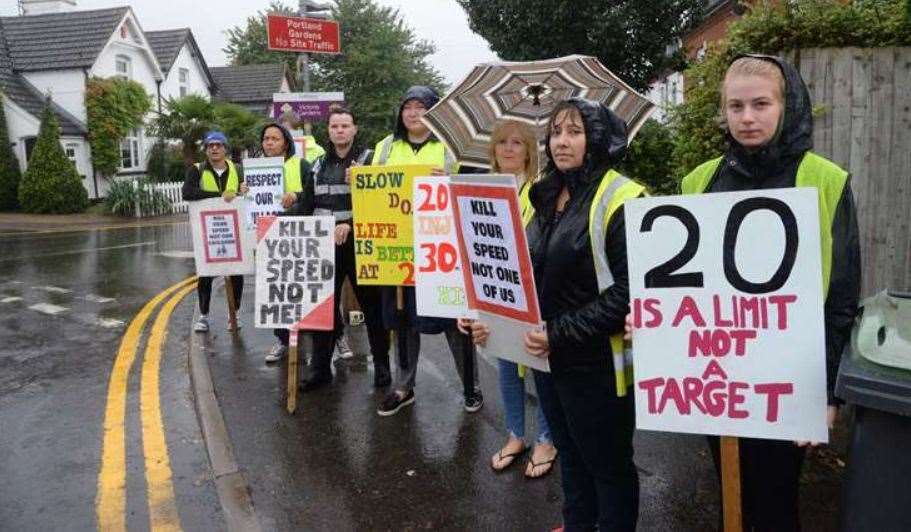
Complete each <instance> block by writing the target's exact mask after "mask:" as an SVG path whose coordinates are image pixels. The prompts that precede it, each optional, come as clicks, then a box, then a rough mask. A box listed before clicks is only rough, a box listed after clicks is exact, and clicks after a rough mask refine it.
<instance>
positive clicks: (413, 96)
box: [392, 85, 440, 141]
mask: <svg viewBox="0 0 911 532" xmlns="http://www.w3.org/2000/svg"><path fill="white" fill-rule="evenodd" d="M409 100H417V101H419V102H421V103H422V104H424V107H426V108H427V109H428V110H429V109H430V108H431V107H433V106H434V105H436V104H437V102H438V101H440V95H439V93H437V91H435V90H434V89H433V88H432V87H428V86H426V85H414V86H412V87H409V88H408V90H407V91H405V95H404V96H402V99H401V100H400V101H399V107H398V110H396V112H395V130H393V132H392V137H393V138H394V139H395V140H404V141H408V130H407V129H405V122H403V121H402V108H403V107H405V103H407V102H408V101H409ZM430 138H435V137H434V136H433V134H431V136H430Z"/></svg>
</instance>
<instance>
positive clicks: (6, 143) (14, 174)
mask: <svg viewBox="0 0 911 532" xmlns="http://www.w3.org/2000/svg"><path fill="white" fill-rule="evenodd" d="M21 177H22V174H21V173H20V172H19V160H18V159H17V158H16V154H15V152H13V147H12V145H11V144H10V139H9V131H8V130H7V128H6V113H5V112H4V111H3V98H2V97H0V211H12V210H15V208H16V207H17V206H18V205H19V201H18V194H19V180H20V178H21Z"/></svg>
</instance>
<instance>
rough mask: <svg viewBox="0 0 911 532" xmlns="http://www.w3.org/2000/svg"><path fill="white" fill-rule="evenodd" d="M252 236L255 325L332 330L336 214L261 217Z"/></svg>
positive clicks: (268, 327)
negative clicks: (254, 240) (254, 273)
mask: <svg viewBox="0 0 911 532" xmlns="http://www.w3.org/2000/svg"><path fill="white" fill-rule="evenodd" d="M256 235H257V245H256V269H257V272H258V274H257V276H256V297H255V306H254V309H255V310H254V323H255V326H256V327H260V328H267V329H291V328H297V329H300V330H323V331H331V330H332V328H333V326H334V321H335V306H334V305H335V218H334V217H332V216H283V217H274V216H264V217H261V218H260V219H259V221H258V223H257V227H256Z"/></svg>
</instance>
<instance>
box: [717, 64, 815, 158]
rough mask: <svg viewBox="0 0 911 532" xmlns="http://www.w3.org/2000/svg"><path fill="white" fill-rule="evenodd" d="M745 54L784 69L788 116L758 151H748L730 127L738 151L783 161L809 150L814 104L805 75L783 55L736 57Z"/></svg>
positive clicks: (782, 71) (811, 146)
mask: <svg viewBox="0 0 911 532" xmlns="http://www.w3.org/2000/svg"><path fill="white" fill-rule="evenodd" d="M741 57H754V58H756V59H762V60H763V61H768V62H770V63H774V64H775V65H776V66H777V67H778V68H779V69H780V70H781V73H782V75H783V76H784V85H785V93H784V104H785V105H784V116H783V117H782V119H781V121H780V125H779V126H778V131H777V132H776V133H775V136H774V137H773V138H772V140H771V141H770V142H769V143H768V144H766V145H765V146H763V147H762V148H760V149H759V150H758V151H756V152H753V153H751V154H748V155H747V154H746V150H745V149H744V148H743V147H742V146H741V145H740V143H738V142H737V141H736V140H734V137H732V136H731V133H730V131H726V132H725V136H726V137H727V140H728V143H729V145H730V146H731V148H732V149H734V151H735V152H737V153H738V155H745V156H746V157H747V158H750V159H754V160H757V162H758V161H765V164H766V165H768V164H770V163H771V164H780V163H781V162H784V161H785V160H792V159H794V158H795V157H801V156H803V154H804V153H805V152H807V151H809V150H810V149H812V148H813V106H812V103H811V102H810V92H809V91H808V90H807V86H806V84H805V83H804V81H803V78H801V77H800V72H798V71H797V69H796V68H794V66H793V65H791V64H790V63H788V62H787V61H785V60H784V59H781V58H780V57H775V56H771V55H760V54H743V55H739V56H737V57H736V58H735V59H734V61H736V60H737V59H740V58H741ZM732 62H733V61H732Z"/></svg>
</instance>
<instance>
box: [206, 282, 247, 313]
mask: <svg viewBox="0 0 911 532" xmlns="http://www.w3.org/2000/svg"><path fill="white" fill-rule="evenodd" d="M230 279H231V286H232V287H233V288H234V306H235V310H237V309H240V298H241V296H243V295H244V276H243V275H232V276H230ZM213 280H215V277H200V278H199V284H198V285H197V286H196V294H197V295H198V296H199V313H200V314H202V315H204V316H205V315H207V314H209V301H210V300H211V299H212V281H213Z"/></svg>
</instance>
